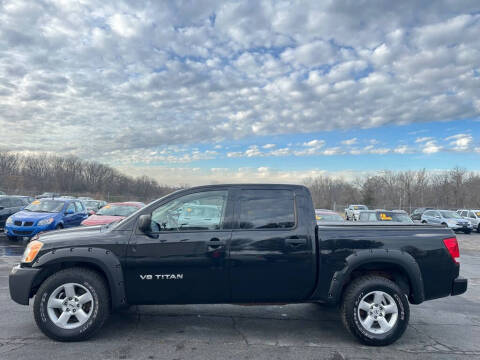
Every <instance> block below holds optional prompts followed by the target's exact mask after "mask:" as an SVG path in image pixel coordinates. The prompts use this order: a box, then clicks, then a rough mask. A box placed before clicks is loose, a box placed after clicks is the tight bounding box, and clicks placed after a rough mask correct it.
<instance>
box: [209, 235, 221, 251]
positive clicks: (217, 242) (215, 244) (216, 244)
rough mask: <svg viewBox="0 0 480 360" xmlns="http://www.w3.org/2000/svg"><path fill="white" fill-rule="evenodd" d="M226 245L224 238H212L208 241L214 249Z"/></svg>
mask: <svg viewBox="0 0 480 360" xmlns="http://www.w3.org/2000/svg"><path fill="white" fill-rule="evenodd" d="M223 245H225V241H224V240H220V239H219V238H211V239H210V241H209V242H208V247H209V248H212V249H218V248H219V247H220V246H223Z"/></svg>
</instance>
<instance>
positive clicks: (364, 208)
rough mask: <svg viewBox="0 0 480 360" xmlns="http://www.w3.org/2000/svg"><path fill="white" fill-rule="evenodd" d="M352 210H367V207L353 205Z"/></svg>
mask: <svg viewBox="0 0 480 360" xmlns="http://www.w3.org/2000/svg"><path fill="white" fill-rule="evenodd" d="M353 210H368V208H367V207H366V206H365V205H355V206H354V207H353Z"/></svg>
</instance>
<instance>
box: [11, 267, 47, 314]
mask: <svg viewBox="0 0 480 360" xmlns="http://www.w3.org/2000/svg"><path fill="white" fill-rule="evenodd" d="M40 270H41V269H33V268H22V267H20V264H17V265H15V266H14V267H13V268H12V270H11V271H10V275H9V276H8V287H9V289H10V297H11V298H12V300H13V301H15V302H16V303H18V304H21V305H28V304H29V300H30V291H31V289H32V284H33V281H34V279H35V276H37V274H38V273H39V272H40Z"/></svg>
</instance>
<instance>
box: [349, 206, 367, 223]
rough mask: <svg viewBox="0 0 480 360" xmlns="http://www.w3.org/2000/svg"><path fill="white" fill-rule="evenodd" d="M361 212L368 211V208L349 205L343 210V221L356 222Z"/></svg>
mask: <svg viewBox="0 0 480 360" xmlns="http://www.w3.org/2000/svg"><path fill="white" fill-rule="evenodd" d="M362 210H368V207H367V206H365V205H349V206H348V208H346V209H345V219H347V220H354V221H355V220H358V216H359V215H360V211H362Z"/></svg>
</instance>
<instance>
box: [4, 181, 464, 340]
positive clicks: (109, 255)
mask: <svg viewBox="0 0 480 360" xmlns="http://www.w3.org/2000/svg"><path fill="white" fill-rule="evenodd" d="M186 215H188V216H186ZM458 257H459V251H458V244H457V240H456V238H455V236H454V234H453V233H452V231H451V230H450V229H448V228H445V227H439V226H432V225H412V224H403V225H402V224H397V225H390V224H388V225H384V224H360V225H354V224H353V223H350V224H348V223H347V224H338V223H336V224H328V223H325V225H323V224H322V225H320V226H318V225H317V224H316V221H315V212H314V208H313V203H312V199H311V196H310V193H309V191H308V189H307V188H305V187H303V186H297V185H214V186H203V187H195V188H190V189H186V190H180V191H177V192H175V193H172V194H169V195H167V196H165V197H163V198H161V199H159V200H157V201H154V202H152V203H150V204H149V205H147V206H146V207H144V208H142V209H139V210H138V211H137V212H135V213H133V214H131V215H130V216H129V217H127V218H125V219H123V220H122V221H120V222H117V223H114V224H109V225H103V226H96V227H87V228H75V229H67V230H59V231H54V232H50V233H46V234H40V235H39V236H37V237H36V238H35V240H33V241H32V242H30V243H29V245H28V246H27V248H26V249H25V253H24V256H23V258H22V261H21V263H20V264H18V265H16V266H14V267H13V269H12V270H11V273H10V276H9V287H10V295H11V298H12V299H13V300H14V301H16V302H17V303H19V304H23V305H28V304H29V299H30V298H34V301H33V312H34V318H35V321H36V323H37V325H38V326H39V328H40V329H41V330H42V331H43V332H44V333H45V334H46V335H47V336H49V337H51V338H53V339H56V340H60V341H74V340H83V339H87V338H89V337H90V336H92V335H93V334H94V333H95V332H96V331H98V330H99V329H100V328H101V326H102V325H103V323H104V322H105V320H106V319H107V317H108V315H109V314H110V312H111V311H112V310H117V309H120V308H122V307H127V306H129V305H138V304H204V303H243V304H245V303H303V302H319V303H327V304H338V305H340V311H341V314H342V318H343V322H344V324H345V326H346V328H347V329H348V330H349V331H350V332H351V333H352V334H353V335H355V336H356V337H357V338H358V339H359V340H360V341H361V342H363V343H365V344H369V345H386V344H390V343H392V342H393V341H395V340H396V339H398V338H399V337H400V336H401V335H402V334H403V332H404V331H405V329H406V327H407V324H408V321H409V316H410V312H409V304H410V303H411V304H420V303H422V302H423V301H425V300H430V299H435V298H439V297H445V296H450V295H458V294H462V293H464V292H465V291H466V289H467V280H466V279H462V278H460V277H459V263H458Z"/></svg>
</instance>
